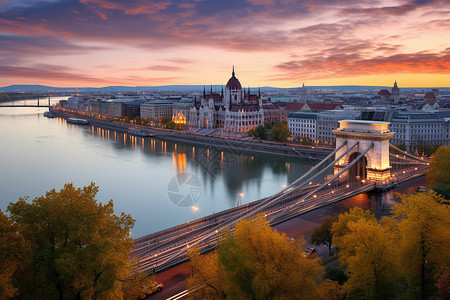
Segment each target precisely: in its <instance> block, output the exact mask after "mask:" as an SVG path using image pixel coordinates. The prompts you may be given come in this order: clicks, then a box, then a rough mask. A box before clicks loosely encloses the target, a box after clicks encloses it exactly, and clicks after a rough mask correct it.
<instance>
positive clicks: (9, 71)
mask: <svg viewBox="0 0 450 300" xmlns="http://www.w3.org/2000/svg"><path fill="white" fill-rule="evenodd" d="M0 78H8V79H10V78H19V79H20V80H21V81H22V82H24V81H25V82H36V81H41V80H42V79H45V80H46V81H52V82H55V83H56V84H58V83H59V84H61V83H63V84H66V83H67V82H70V86H77V85H78V86H80V85H81V86H82V85H90V86H93V85H96V86H100V85H103V86H104V85H112V84H128V85H160V84H169V83H171V82H173V81H174V80H177V79H179V78H180V77H143V76H125V77H121V78H114V77H104V76H102V77H94V76H87V75H86V74H82V73H79V72H77V71H76V70H73V69H70V68H67V67H64V66H57V65H46V64H39V65H35V66H33V67H16V66H0Z"/></svg>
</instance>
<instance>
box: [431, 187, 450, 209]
mask: <svg viewBox="0 0 450 300" xmlns="http://www.w3.org/2000/svg"><path fill="white" fill-rule="evenodd" d="M431 188H432V189H433V191H435V192H436V193H437V194H438V195H441V196H442V197H443V198H444V199H445V200H447V201H444V202H443V203H447V204H448V203H449V200H450V184H443V183H439V184H435V185H433V186H432V187H431Z"/></svg>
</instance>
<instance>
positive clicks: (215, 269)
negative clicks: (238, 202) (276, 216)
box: [189, 216, 322, 299]
mask: <svg viewBox="0 0 450 300" xmlns="http://www.w3.org/2000/svg"><path fill="white" fill-rule="evenodd" d="M303 244H304V241H303V239H297V240H294V241H288V238H287V236H286V235H285V234H280V233H279V232H277V231H276V230H274V229H272V228H270V226H269V224H268V223H267V221H266V220H265V219H264V218H263V217H262V216H258V217H256V218H255V219H252V220H243V221H241V222H239V223H238V224H236V227H235V231H234V235H231V233H230V232H229V231H227V232H224V233H223V236H222V238H221V241H220V244H219V249H218V250H217V254H212V255H211V256H210V258H211V260H207V262H205V261H204V260H199V259H198V258H194V259H192V258H191V266H192V268H193V270H195V273H193V275H191V278H192V280H190V281H189V287H190V288H193V287H198V289H197V290H196V296H198V297H199V298H203V297H205V295H208V297H211V295H212V294H211V293H214V295H219V296H220V297H217V298H219V299H220V298H222V299H223V298H225V297H226V298H229V299H311V298H313V297H316V296H317V295H318V283H317V282H318V281H319V280H320V277H321V276H320V275H321V273H322V267H321V266H320V265H319V263H318V261H317V259H306V258H304V257H303V249H302V245H303ZM195 274H197V275H195ZM198 274H203V276H199V275H198ZM211 278H213V279H211ZM194 279H195V280H194ZM210 282H214V284H208V283H210ZM211 285H213V286H214V287H215V289H217V290H221V291H220V292H216V291H214V292H213V291H211ZM208 289H209V292H208ZM208 297H206V298H208ZM211 298H215V297H211Z"/></svg>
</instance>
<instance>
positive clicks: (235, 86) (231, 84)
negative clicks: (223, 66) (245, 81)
mask: <svg viewBox="0 0 450 300" xmlns="http://www.w3.org/2000/svg"><path fill="white" fill-rule="evenodd" d="M225 88H226V89H229V90H242V86H241V83H240V82H239V80H238V79H237V78H236V77H235V76H234V66H233V73H231V78H230V79H229V80H228V82H227V85H226V87H225Z"/></svg>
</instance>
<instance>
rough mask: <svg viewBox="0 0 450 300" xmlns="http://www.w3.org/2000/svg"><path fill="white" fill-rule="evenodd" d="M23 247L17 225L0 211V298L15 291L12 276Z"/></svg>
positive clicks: (11, 295)
mask: <svg viewBox="0 0 450 300" xmlns="http://www.w3.org/2000/svg"><path fill="white" fill-rule="evenodd" d="M24 247H25V244H24V241H23V238H22V236H21V235H20V234H19V233H18V232H17V226H15V225H14V224H13V223H12V222H11V220H9V218H8V217H7V216H5V215H4V214H3V212H2V211H0V299H9V298H12V297H13V296H14V295H15V294H16V292H17V288H15V287H14V285H13V282H12V276H13V274H14V272H15V271H16V269H17V267H18V265H19V263H20V254H21V252H22V251H23V249H24Z"/></svg>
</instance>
